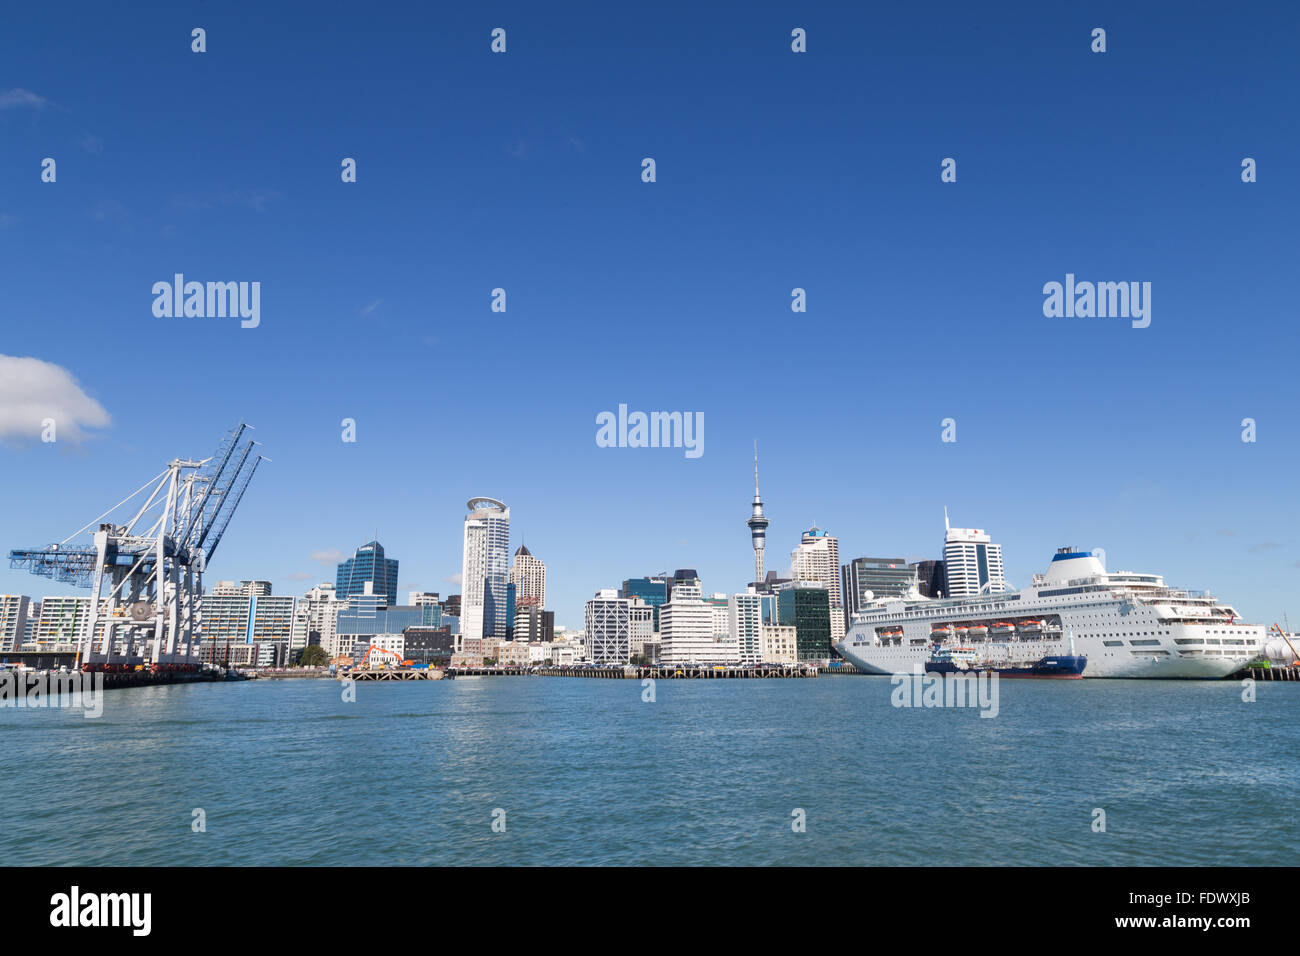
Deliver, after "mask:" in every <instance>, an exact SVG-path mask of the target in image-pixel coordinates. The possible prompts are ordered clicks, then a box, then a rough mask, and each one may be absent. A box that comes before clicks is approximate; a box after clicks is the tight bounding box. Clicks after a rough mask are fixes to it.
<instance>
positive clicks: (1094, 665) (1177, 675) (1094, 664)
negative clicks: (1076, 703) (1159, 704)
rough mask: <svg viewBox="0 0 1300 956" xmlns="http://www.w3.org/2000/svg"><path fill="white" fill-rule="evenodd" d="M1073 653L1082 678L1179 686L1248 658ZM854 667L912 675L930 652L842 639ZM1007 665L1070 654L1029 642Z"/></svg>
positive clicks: (1094, 646) (1096, 646) (1058, 645)
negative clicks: (1084, 662)
mask: <svg viewBox="0 0 1300 956" xmlns="http://www.w3.org/2000/svg"><path fill="white" fill-rule="evenodd" d="M1074 648H1075V649H1074V653H1075V654H1081V655H1083V656H1084V657H1086V658H1087V659H1088V666H1087V667H1086V668H1084V671H1083V676H1084V677H1121V678H1122V677H1127V678H1141V679H1148V678H1171V679H1182V680H1213V679H1217V678H1222V677H1227V676H1228V675H1229V674H1232V673H1235V672H1236V671H1239V670H1241V668H1242V667H1243V666H1245V664H1246V661H1247V660H1249V657H1244V656H1243V657H1236V656H1233V657H1203V656H1202V657H1178V656H1175V655H1170V656H1169V657H1167V658H1166V657H1157V656H1154V655H1143V656H1139V657H1135V656H1132V655H1131V654H1130V653H1129V652H1127V651H1123V652H1119V653H1117V652H1116V651H1115V650H1112V649H1111V648H1108V647H1102V646H1101V642H1100V641H1086V640H1079V639H1077V638H1076V639H1075V642H1074ZM835 649H836V650H837V651H839V652H840V654H842V655H843V656H844V657H845V659H847V660H848V661H849V662H850V663H851V664H852V665H853V666H854V667H856V668H857V669H858V670H860V671H862V672H863V673H864V674H911V673H914V672H915V669H916V668H918V667H920V668H921V669H923V670H924V668H925V662H926V660H928V659H929V656H930V652H929V649H928V648H927V647H925V646H922V647H904V646H886V647H881V646H857V647H855V646H854V645H853V643H852V642H851V638H849V637H846V638H845V639H844V640H843V641H842V642H840V643H839V644H837V645H836V646H835ZM1011 649H1012V653H1010V654H1008V655H1007V657H1008V660H1009V661H1011V662H1013V663H1015V662H1032V661H1037V660H1039V659H1041V658H1043V657H1048V656H1052V655H1062V654H1069V653H1070V647H1069V642H1067V641H1063V640H1047V641H1032V642H1025V643H1024V644H1021V645H1020V646H1019V647H1018V648H1017V647H1016V646H1015V645H1011Z"/></svg>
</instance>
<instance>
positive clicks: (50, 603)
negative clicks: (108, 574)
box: [31, 595, 108, 650]
mask: <svg viewBox="0 0 1300 956" xmlns="http://www.w3.org/2000/svg"><path fill="white" fill-rule="evenodd" d="M100 611H101V613H107V611H108V601H107V600H105V601H103V602H102V604H101V607H100ZM100 620H101V621H102V620H103V618H102V617H101V618H100ZM89 628H90V597H89V596H86V597H78V596H74V595H55V596H50V595H46V596H45V597H43V598H42V599H41V613H40V617H39V618H38V619H37V621H36V632H35V634H34V635H33V640H32V642H31V643H32V644H34V645H35V648H34V649H35V650H53V649H54V648H58V647H67V648H72V647H75V646H76V645H79V644H81V643H83V642H84V641H85V640H86V634H87V631H88V630H89ZM99 633H101V632H100V631H99V630H98V629H97V630H96V634H97V635H98V634H99Z"/></svg>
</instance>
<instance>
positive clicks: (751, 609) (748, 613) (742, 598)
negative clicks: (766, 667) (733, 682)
mask: <svg viewBox="0 0 1300 956" xmlns="http://www.w3.org/2000/svg"><path fill="white" fill-rule="evenodd" d="M727 623H728V630H729V637H730V638H731V640H732V641H734V642H735V644H736V647H737V648H738V649H739V651H740V661H741V663H743V664H758V663H760V662H761V661H762V660H763V612H762V595H760V594H759V593H758V592H757V591H755V590H754V589H753V588H747V589H746V590H745V593H743V594H733V595H731V597H730V598H729V599H728V600H727Z"/></svg>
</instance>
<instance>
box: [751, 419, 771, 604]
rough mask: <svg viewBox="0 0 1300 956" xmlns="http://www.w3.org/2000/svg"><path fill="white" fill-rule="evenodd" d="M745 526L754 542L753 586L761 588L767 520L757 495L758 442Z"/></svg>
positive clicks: (756, 443)
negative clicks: (751, 508) (750, 508)
mask: <svg viewBox="0 0 1300 956" xmlns="http://www.w3.org/2000/svg"><path fill="white" fill-rule="evenodd" d="M745 524H747V525H749V536H750V538H752V539H753V542H754V585H755V586H756V587H760V588H761V587H762V586H763V548H764V547H765V546H766V544H767V524H768V522H767V518H765V517H764V516H763V499H762V498H760V497H759V494H758V442H757V441H755V442H754V513H753V514H752V515H750V518H749V520H748V521H746V522H745Z"/></svg>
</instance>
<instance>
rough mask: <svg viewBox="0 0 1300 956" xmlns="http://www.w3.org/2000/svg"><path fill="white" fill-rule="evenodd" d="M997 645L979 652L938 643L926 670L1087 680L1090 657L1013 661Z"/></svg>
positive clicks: (1065, 656) (936, 672)
mask: <svg viewBox="0 0 1300 956" xmlns="http://www.w3.org/2000/svg"><path fill="white" fill-rule="evenodd" d="M996 648H997V645H992V647H991V648H990V649H988V650H984V649H981V650H976V649H975V648H974V647H971V646H969V645H954V644H937V645H935V646H934V647H933V648H932V649H931V651H930V657H929V659H928V660H927V661H926V662H925V670H926V672H927V673H931V674H975V675H978V674H997V675H998V676H999V677H1047V678H1054V679H1056V680H1074V679H1078V678H1081V677H1083V671H1084V668H1086V667H1087V666H1088V658H1086V657H1084V656H1083V655H1081V654H1049V655H1047V656H1045V657H1041V658H1039V659H1038V660H1034V661H1013V660H1011V659H1010V658H1009V657H1008V656H1006V655H1001V656H1000V655H998V654H997V652H996Z"/></svg>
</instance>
